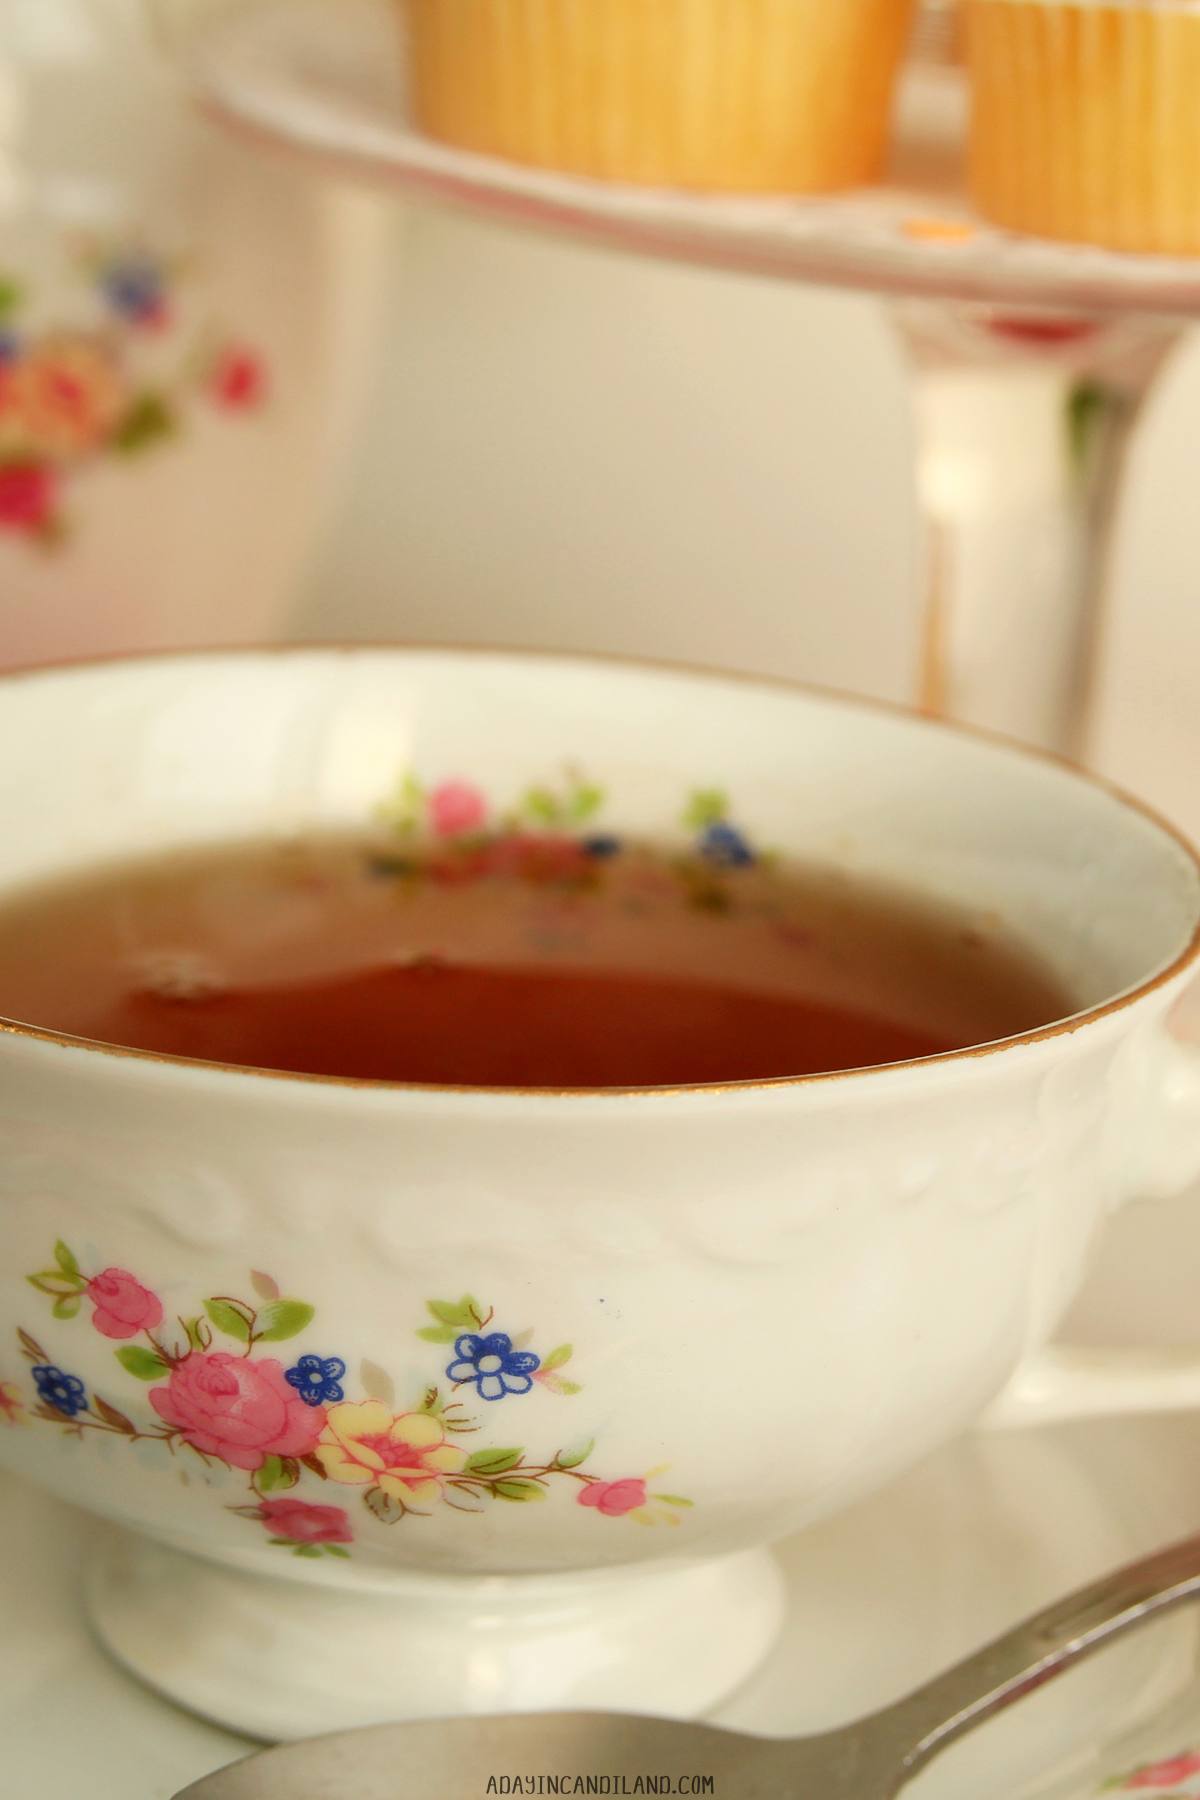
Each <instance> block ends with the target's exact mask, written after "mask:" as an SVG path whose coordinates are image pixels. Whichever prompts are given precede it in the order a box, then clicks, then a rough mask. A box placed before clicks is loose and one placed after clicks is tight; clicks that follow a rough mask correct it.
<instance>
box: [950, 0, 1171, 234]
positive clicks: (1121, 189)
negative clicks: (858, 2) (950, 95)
mask: <svg viewBox="0 0 1200 1800" xmlns="http://www.w3.org/2000/svg"><path fill="white" fill-rule="evenodd" d="M967 54H968V62H969V68H970V79H971V89H972V123H971V142H970V157H969V166H970V173H969V180H970V187H971V193H972V197H973V199H974V201H975V204H976V205H977V206H978V208H979V210H980V212H981V213H983V215H984V216H985V217H986V218H988V219H990V220H991V221H992V222H993V223H994V224H998V225H1002V226H1005V227H1007V228H1008V229H1009V230H1012V231H1020V232H1028V233H1031V234H1033V235H1035V236H1040V237H1050V238H1059V239H1064V240H1067V241H1069V242H1078V243H1089V244H1098V245H1102V246H1105V247H1107V248H1109V249H1114V250H1128V251H1140V252H1145V253H1158V254H1163V255H1174V256H1193V255H1200V7H1197V6H1196V5H1195V4H1188V0H1183V3H1179V0H1176V3H1174V4H1161V3H1155V0H1150V3H1146V0H1142V3H1140V4H1139V3H1136V0H1131V3H1130V4H1126V5H1109V4H1086V3H1080V0H1075V3H1074V4H1071V3H1068V0H1058V3H1053V0H968V10H967Z"/></svg>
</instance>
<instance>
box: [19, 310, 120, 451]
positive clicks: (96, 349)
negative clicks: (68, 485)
mask: <svg viewBox="0 0 1200 1800" xmlns="http://www.w3.org/2000/svg"><path fill="white" fill-rule="evenodd" d="M128 404H129V395H128V391H127V387H126V382H125V378H124V375H123V373H122V370H121V366H120V364H119V362H118V361H117V358H116V357H115V356H114V355H113V353H112V351H111V350H110V349H109V348H108V346H107V344H105V343H104V341H103V340H102V339H100V338H96V337H88V336H86V335H84V334H83V333H69V334H68V333H61V334H58V335H55V336H51V337H45V338H42V339H41V340H40V341H38V342H35V343H33V344H31V345H30V346H29V348H28V350H27V351H26V353H25V354H24V355H23V356H21V357H19V358H18V359H17V360H16V361H14V362H12V363H11V364H9V365H8V366H7V367H5V368H4V369H2V370H0V447H8V448H9V449H20V450H21V451H22V452H24V453H26V454H34V455H37V456H41V457H48V458H51V459H52V460H55V461H60V462H66V461H70V460H72V459H74V458H76V457H80V456H84V455H86V454H87V452H88V451H90V450H95V449H98V448H99V447H100V446H101V445H103V444H105V443H107V441H108V440H109V439H110V438H111V437H112V434H113V432H114V431H115V430H116V429H117V427H118V425H119V423H120V421H121V419H122V418H123V417H124V415H125V413H126V411H127V409H128Z"/></svg>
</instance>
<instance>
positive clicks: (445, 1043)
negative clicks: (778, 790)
mask: <svg viewBox="0 0 1200 1800" xmlns="http://www.w3.org/2000/svg"><path fill="white" fill-rule="evenodd" d="M1071 1010H1072V1008H1071V1005H1070V1003H1069V1001H1068V1000H1067V999H1066V997H1065V996H1064V995H1063V994H1062V992H1061V991H1060V990H1058V989H1057V988H1056V987H1055V986H1054V984H1053V982H1052V981H1051V980H1050V979H1049V978H1048V977H1047V976H1046V975H1045V974H1044V973H1043V972H1042V971H1040V970H1039V969H1038V968H1037V967H1035V966H1034V965H1033V964H1032V963H1031V962H1030V961H1029V960H1028V959H1027V958H1026V957H1025V956H1024V955H1022V954H1021V953H1020V952H1019V951H1017V950H1016V949H1014V948H1013V947H1012V946H1011V945H1009V944H1006V943H1005V942H1004V941H1003V939H1002V937H1001V936H1000V934H999V932H998V929H997V927H996V926H995V923H994V921H984V920H978V919H974V918H971V917H968V916H967V915H965V914H958V913H951V912H948V911H947V910H945V909H944V908H940V907H938V908H934V907H931V906H928V905H926V904H924V903H921V902H918V901H917V900H915V899H914V898H913V897H911V896H906V895H905V894H903V893H901V892H898V891H896V890H893V889H884V888H880V887H870V886H867V885H865V884H863V883H859V882H856V881H852V880H849V879H847V877H845V876H844V875H838V874H832V873H829V872H827V871H818V870H815V869H808V868H804V867H797V866H788V865H786V864H781V863H779V862H768V863H759V864H754V865H752V866H733V867H722V866H717V865H715V864H712V863H706V862H705V861H704V860H703V859H702V858H699V857H696V856H694V855H693V856H690V857H677V856H675V855H674V854H673V853H672V852H670V851H667V850H661V849H656V848H654V847H653V846H648V845H643V846H639V845H631V844H625V845H621V846H616V845H614V844H613V843H612V842H611V841H610V840H591V841H589V842H585V843H577V842H573V841H571V840H568V839H558V838H549V837H546V838H537V837H532V836H530V837H514V838H512V839H509V840H506V841H504V842H500V843H493V844H490V845H487V846H484V847H481V848H478V849H473V848H472V847H471V846H470V845H469V844H467V845H462V844H460V845H457V846H454V847H451V848H446V847H442V848H438V847H436V846H431V847H427V848H426V849H425V850H423V851H420V852H419V853H415V854H411V853H410V854H406V855H405V856H403V857H398V856H396V855H394V854H392V855H381V854H379V852H378V849H377V847H376V846H373V845H371V844H370V843H368V842H367V841H366V840H364V839H363V838H362V837H353V838H351V837H336V838H315V839H312V840H309V841H306V842H303V843H290V844H282V845H281V844H279V843H274V842H267V841H262V842H254V843H249V844H237V845H222V846H219V847H217V848H208V849H203V850H192V851H187V852H176V853H173V854H170V855H164V856H159V857H156V858H153V859H146V860H142V861H137V862H128V863H125V864H120V865H110V866H108V867H104V868H98V869H96V870H93V871H91V872H89V873H87V874H85V875H76V876H74V877H73V878H71V879H70V880H69V881H63V882H60V883H57V884H54V885H46V886H43V887H41V888H39V889H37V890H33V889H29V890H27V891H26V892H25V893H24V894H21V895H14V896H13V897H11V898H10V899H9V900H8V902H7V903H6V904H5V905H4V906H3V907H2V908H0V1016H5V1017H8V1018H10V1019H17V1020H20V1021H21V1022H23V1023H26V1024H31V1025H37V1026H41V1027H44V1028H48V1029H51V1030H56V1031H60V1032H66V1033H70V1034H73V1035H76V1036H79V1037H86V1038H94V1039H99V1040H101V1041H103V1042H106V1043H112V1044H122V1045H128V1046H133V1047H136V1048H139V1049H143V1050H154V1051H160V1052H168V1053H170V1054H172V1055H176V1056H190V1057H200V1058H205V1059H207V1060H211V1061H216V1062H226V1063H240V1064H247V1065H250V1066H254V1067H258V1068H270V1069H289V1070H298V1071H302V1072H306V1073H309V1074H323V1075H343V1076H364V1077H371V1078H375V1079H383V1080H393V1081H410V1082H440V1083H462V1084H467V1085H478V1086H488V1087H552V1088H553V1087H643V1086H661V1085H674V1084H682V1083H688V1082H708V1081H736V1080H744V1079H752V1078H764V1077H771V1076H787V1075H800V1074H808V1073H814V1072H820V1071H826V1070H835V1069H845V1068H855V1067H862V1066H866V1065H870V1064H875V1063H886V1062H894V1061H898V1060H903V1059H906V1058H909V1057H915V1056H926V1055H930V1054H933V1053H935V1052H938V1051H942V1050H948V1049H956V1048H961V1047H963V1046H966V1045H970V1044H978V1043H986V1042H989V1041H991V1040H993V1039H995V1038H1001V1037H1006V1036H1009V1035H1012V1034H1014V1033H1017V1032H1021V1031H1026V1030H1029V1029H1031V1028H1034V1027H1036V1026H1039V1025H1043V1024H1046V1023H1048V1022H1049V1021H1050V1020H1052V1019H1055V1018H1059V1017H1061V1016H1063V1015H1064V1014H1065V1013H1069V1012H1070V1011H1071Z"/></svg>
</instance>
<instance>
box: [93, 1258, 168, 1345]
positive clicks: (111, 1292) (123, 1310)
mask: <svg viewBox="0 0 1200 1800" xmlns="http://www.w3.org/2000/svg"><path fill="white" fill-rule="evenodd" d="M85 1291H86V1293H87V1297H88V1299H89V1300H90V1301H91V1302H92V1304H93V1306H94V1307H95V1308H96V1310H95V1312H94V1313H93V1314H92V1324H93V1325H94V1326H95V1327H96V1330H97V1331H98V1332H100V1333H101V1334H102V1335H103V1336H104V1337H106V1338H131V1337H136V1336H137V1334H138V1332H139V1331H153V1330H154V1327H155V1326H156V1325H161V1324H162V1316H163V1309H162V1301H161V1300H160V1299H159V1297H158V1295H157V1294H152V1293H151V1292H150V1289H149V1288H148V1287H143V1286H142V1284H141V1282H140V1281H139V1280H138V1279H137V1277H136V1276H135V1275H131V1274H130V1273H129V1270H128V1269H104V1270H102V1271H101V1273H100V1274H99V1275H93V1276H92V1279H91V1280H90V1281H89V1282H88V1284H87V1288H86V1290H85Z"/></svg>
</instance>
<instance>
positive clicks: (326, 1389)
mask: <svg viewBox="0 0 1200 1800" xmlns="http://www.w3.org/2000/svg"><path fill="white" fill-rule="evenodd" d="M345 1373H346V1365H345V1363H344V1362H343V1361H342V1359H341V1357H340V1356H302V1357H301V1358H300V1360H299V1362H297V1363H293V1365H292V1367H291V1368H290V1369H288V1370H287V1372H286V1374H285V1375H284V1380H285V1381H286V1382H287V1384H288V1386H289V1387H294V1388H295V1390H296V1392H297V1393H298V1394H299V1396H300V1398H301V1399H302V1400H303V1401H304V1404H305V1405H306V1406H333V1405H334V1404H335V1403H336V1402H337V1401H339V1400H344V1399H345V1398H346V1393H345V1389H344V1388H343V1387H342V1376H343V1375H344V1374H345Z"/></svg>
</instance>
